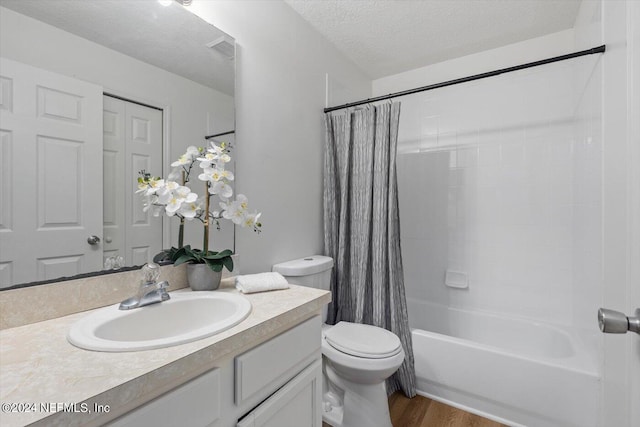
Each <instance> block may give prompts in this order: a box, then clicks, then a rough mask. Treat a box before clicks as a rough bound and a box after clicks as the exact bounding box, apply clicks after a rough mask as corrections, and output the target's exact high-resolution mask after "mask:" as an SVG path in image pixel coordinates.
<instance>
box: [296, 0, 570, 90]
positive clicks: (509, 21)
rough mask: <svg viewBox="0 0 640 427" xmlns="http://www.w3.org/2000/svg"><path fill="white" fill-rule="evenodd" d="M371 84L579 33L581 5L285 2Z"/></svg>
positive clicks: (540, 1)
mask: <svg viewBox="0 0 640 427" xmlns="http://www.w3.org/2000/svg"><path fill="white" fill-rule="evenodd" d="M285 2H286V3H288V4H289V5H290V6H291V7H292V8H293V9H294V10H295V11H296V12H298V13H299V14H300V15H301V16H302V17H303V18H304V19H305V20H307V21H308V22H309V23H310V24H311V25H312V26H313V27H314V28H316V29H317V30H318V31H319V32H320V33H322V34H323V35H324V36H325V37H326V38H327V39H329V40H330V41H331V42H332V43H333V44H334V45H335V46H336V47H337V48H338V49H340V50H341V51H342V52H343V53H344V54H345V55H346V56H347V57H349V58H351V60H353V61H354V62H355V63H356V64H357V65H358V66H359V67H360V68H361V69H362V70H363V71H364V72H365V73H367V74H368V75H369V76H370V77H371V78H374V79H376V78H380V77H384V76H387V75H391V74H397V73H400V72H403V71H407V70H411V69H414V68H419V67H423V66H426V65H430V64H434V63H436V62H441V61H445V60H447V59H452V58H457V57H460V56H464V55H468V54H471V53H474V52H479V51H483V50H487V49H493V48H496V47H500V46H504V45H507V44H511V43H515V42H518V41H522V40H526V39H530V38H533V37H539V36H542V35H545V34H551V33H554V32H558V31H561V30H565V29H568V28H572V27H573V23H574V21H575V18H576V15H577V13H578V8H579V6H580V0H421V1H419V0H285Z"/></svg>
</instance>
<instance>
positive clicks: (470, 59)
mask: <svg viewBox="0 0 640 427" xmlns="http://www.w3.org/2000/svg"><path fill="white" fill-rule="evenodd" d="M589 47H592V46H589ZM573 50H574V35H573V30H565V31H561V32H558V33H554V34H549V35H546V36H543V37H537V38H535V39H530V40H525V41H523V42H520V43H514V44H511V45H507V46H503V47H500V48H497V49H491V50H486V51H483V52H478V53H474V54H472V55H467V56H463V57H460V58H455V59H451V60H449V61H443V62H439V63H437V64H433V65H429V66H427V67H422V68H416V69H415V70H410V71H406V72H404V73H399V74H394V75H392V76H387V77H383V78H381V79H377V80H374V81H373V86H372V92H373V93H372V96H380V95H386V94H388V93H393V92H398V91H401V90H406V89H413V88H416V87H420V86H426V85H430V84H433V83H439V82H443V81H447V80H453V79H457V78H460V77H467V76H471V75H474V74H479V73H484V72H487V71H493V70H497V69H500V68H505V67H511V66H513V65H517V64H524V63H527V62H532V61H537V60H540V59H545V58H549V57H552V56H557V55H563V54H565V53H568V52H572V51H573Z"/></svg>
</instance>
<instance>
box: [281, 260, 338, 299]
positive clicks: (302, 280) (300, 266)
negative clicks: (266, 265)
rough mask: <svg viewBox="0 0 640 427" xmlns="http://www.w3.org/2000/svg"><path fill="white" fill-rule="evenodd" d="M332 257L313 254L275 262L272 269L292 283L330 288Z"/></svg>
mask: <svg viewBox="0 0 640 427" xmlns="http://www.w3.org/2000/svg"><path fill="white" fill-rule="evenodd" d="M332 267H333V258H330V257H328V256H322V255H313V256H308V257H305V258H299V259H294V260H292V261H286V262H281V263H279V264H275V265H274V266H273V268H272V270H273V271H275V272H278V273H280V274H282V275H283V276H284V277H285V279H287V282H289V283H291V284H293V285H300V286H307V287H311V288H317V289H324V290H326V291H328V290H330V289H329V288H330V286H331V268H332Z"/></svg>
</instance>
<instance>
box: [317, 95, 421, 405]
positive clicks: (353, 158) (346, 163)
mask: <svg viewBox="0 0 640 427" xmlns="http://www.w3.org/2000/svg"><path fill="white" fill-rule="evenodd" d="M399 118H400V103H398V102H394V103H385V104H383V105H378V106H368V107H367V108H365V109H360V110H355V111H354V110H347V111H346V112H345V111H342V112H341V113H340V114H336V113H327V114H326V116H325V124H326V140H325V159H324V242H325V243H324V250H325V254H326V255H327V256H330V257H332V258H333V259H334V268H333V276H332V281H331V282H332V283H331V292H332V294H333V302H332V303H331V305H330V306H329V314H328V319H327V321H328V323H330V324H334V323H337V322H339V321H341V320H344V321H348V322H355V323H366V324H370V325H375V326H378V327H381V328H384V329H387V330H390V331H391V332H393V333H395V334H396V335H397V336H398V337H399V338H400V341H401V342H402V345H403V347H404V350H405V354H406V356H405V360H404V363H403V364H402V366H401V367H400V369H398V371H397V372H396V373H395V374H394V375H393V376H392V377H391V378H389V379H388V380H387V393H388V394H391V393H393V392H394V391H396V390H402V392H403V393H404V394H405V395H407V396H408V397H413V396H414V395H415V394H416V392H415V382H416V380H415V369H414V358H413V348H412V344H411V330H410V328H409V320H408V316H407V303H406V298H405V291H404V280H403V273H402V257H401V253H400V221H399V214H398V186H397V179H396V145H397V140H398V122H399Z"/></svg>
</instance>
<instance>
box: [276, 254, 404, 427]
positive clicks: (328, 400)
mask: <svg viewBox="0 0 640 427" xmlns="http://www.w3.org/2000/svg"><path fill="white" fill-rule="evenodd" d="M332 267H333V260H332V259H331V258H329V257H325V256H317V255H316V256H312V257H306V258H301V259H297V260H293V261H288V262H284V263H281V264H276V265H274V266H273V271H277V272H279V273H280V274H282V275H283V276H284V277H285V278H286V279H287V281H288V282H289V283H291V284H294V285H301V286H310V287H314V288H319V289H326V290H329V286H330V277H331V268H332ZM322 321H323V323H324V322H325V321H326V308H325V311H324V312H323V319H322ZM404 357H405V354H404V350H403V348H402V345H401V343H400V339H399V338H398V337H397V336H396V335H395V334H394V333H392V332H390V331H387V330H385V329H382V328H378V327H376V326H371V325H363V324H357V323H350V322H339V323H337V324H336V325H327V324H324V325H323V327H322V361H323V373H324V379H323V403H322V406H323V416H322V419H323V421H324V422H326V423H327V424H329V425H331V426H333V427H363V426H367V427H391V418H390V416H389V406H388V402H387V393H386V387H385V380H386V379H387V378H389V376H391V375H393V373H394V372H395V371H397V370H398V368H399V367H400V365H401V364H402V362H403V361H404Z"/></svg>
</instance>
